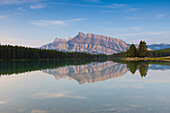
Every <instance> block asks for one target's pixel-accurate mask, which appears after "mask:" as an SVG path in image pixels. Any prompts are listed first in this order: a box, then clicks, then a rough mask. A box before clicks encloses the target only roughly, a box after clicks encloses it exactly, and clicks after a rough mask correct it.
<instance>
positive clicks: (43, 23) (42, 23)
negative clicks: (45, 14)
mask: <svg viewBox="0 0 170 113" xmlns="http://www.w3.org/2000/svg"><path fill="white" fill-rule="evenodd" d="M30 23H31V24H34V25H37V26H49V25H66V23H65V22H64V21H60V20H37V21H31V22H30Z"/></svg>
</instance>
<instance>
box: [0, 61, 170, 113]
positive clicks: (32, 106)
mask: <svg viewBox="0 0 170 113" xmlns="http://www.w3.org/2000/svg"><path fill="white" fill-rule="evenodd" d="M141 66H142V69H141ZM169 68H170V66H166V65H157V64H152V65H151V64H149V63H146V62H144V63H143V64H142V63H141V62H140V63H139V62H138V64H134V62H131V63H129V64H128V63H126V64H120V63H116V62H112V61H106V62H96V63H94V62H92V63H88V64H83V65H68V66H61V67H57V68H53V69H42V70H40V71H32V72H26V73H20V74H18V75H14V74H12V75H10V76H9V75H8V76H1V77H0V83H1V85H0V89H1V95H0V112H5V113H11V112H13V113H15V112H16V113H18V112H21V113H23V112H26V113H54V112H58V113H61V112H64V113H68V112H69V113H76V112H77V113H79V112H83V113H84V112H87V113H113V112H114V113H122V112H123V113H131V112H138V113H140V112H141V113H143V112H150V113H160V112H169V111H170V96H169V95H170V91H169V89H170V76H169V73H170V70H169ZM134 72H135V73H134ZM132 73H134V74H132ZM141 73H142V76H141ZM146 73H147V75H146Z"/></svg>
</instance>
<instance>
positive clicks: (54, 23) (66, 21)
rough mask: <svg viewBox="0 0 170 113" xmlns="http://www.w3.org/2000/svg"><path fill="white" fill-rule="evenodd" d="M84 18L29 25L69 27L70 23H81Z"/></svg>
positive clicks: (42, 21) (32, 22)
mask: <svg viewBox="0 0 170 113" xmlns="http://www.w3.org/2000/svg"><path fill="white" fill-rule="evenodd" d="M83 20H85V18H74V19H70V20H37V21H31V22H29V23H31V24H33V25H37V26H50V25H69V23H70V22H78V21H83Z"/></svg>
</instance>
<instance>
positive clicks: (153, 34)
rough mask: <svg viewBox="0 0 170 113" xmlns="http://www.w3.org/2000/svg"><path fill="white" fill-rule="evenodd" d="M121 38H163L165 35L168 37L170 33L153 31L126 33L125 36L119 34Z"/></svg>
mask: <svg viewBox="0 0 170 113" xmlns="http://www.w3.org/2000/svg"><path fill="white" fill-rule="evenodd" d="M120 35H121V36H124V37H129V36H158V35H159V36H160V35H162V36H165V35H170V32H168V31H161V32H155V31H148V32H139V33H127V34H120Z"/></svg>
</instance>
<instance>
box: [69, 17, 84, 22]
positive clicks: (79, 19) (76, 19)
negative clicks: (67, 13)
mask: <svg viewBox="0 0 170 113" xmlns="http://www.w3.org/2000/svg"><path fill="white" fill-rule="evenodd" d="M83 20H85V18H75V19H72V20H71V21H72V22H78V21H83Z"/></svg>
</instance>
